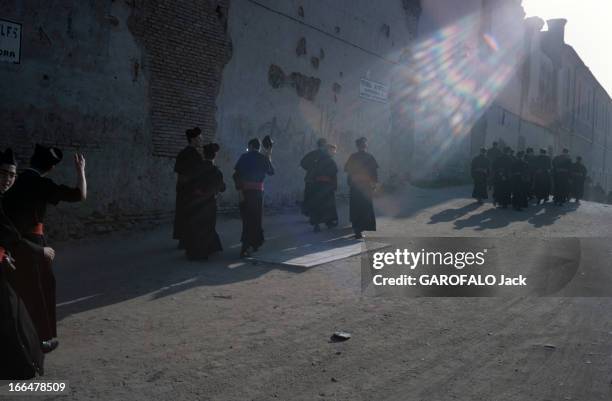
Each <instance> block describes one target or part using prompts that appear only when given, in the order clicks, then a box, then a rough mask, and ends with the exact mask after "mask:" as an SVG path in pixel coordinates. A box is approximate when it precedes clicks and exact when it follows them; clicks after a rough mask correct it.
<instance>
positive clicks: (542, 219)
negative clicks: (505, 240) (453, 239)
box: [429, 203, 577, 231]
mask: <svg viewBox="0 0 612 401" xmlns="http://www.w3.org/2000/svg"><path fill="white" fill-rule="evenodd" d="M468 206H469V205H468ZM466 208H467V206H466V207H463V208H461V209H450V210H446V211H444V212H441V213H439V214H444V213H446V215H448V216H451V215H452V214H453V212H454V211H455V210H462V209H466ZM576 209H577V205H576V204H573V203H572V204H566V205H564V206H556V205H554V204H552V203H545V204H544V205H530V206H529V208H527V209H524V210H522V211H516V210H513V209H512V208H511V207H509V208H508V209H501V208H497V209H496V208H488V209H486V210H483V211H482V212H480V213H477V214H473V215H471V216H469V217H467V218H464V219H458V220H456V221H455V222H454V228H455V230H462V229H465V228H472V229H474V230H476V231H483V230H495V229H499V228H502V227H506V226H508V225H510V224H511V223H513V222H518V221H525V222H527V223H529V224H532V225H533V226H534V227H535V228H540V227H544V226H550V225H552V224H554V223H555V222H556V221H557V220H558V219H559V218H561V217H562V216H563V215H565V214H567V213H569V212H572V211H575V210H576ZM472 210H475V208H474V209H472ZM468 212H469V211H468ZM468 212H465V213H464V214H467V213H468ZM434 217H435V216H432V220H431V221H430V222H429V224H435V223H439V222H442V221H448V220H438V221H435V220H434Z"/></svg>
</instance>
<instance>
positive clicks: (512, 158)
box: [471, 142, 587, 210]
mask: <svg viewBox="0 0 612 401" xmlns="http://www.w3.org/2000/svg"><path fill="white" fill-rule="evenodd" d="M471 174H472V179H473V181H474V190H473V192H472V197H473V198H475V199H476V200H477V202H478V203H482V202H483V200H485V199H488V189H489V188H491V187H492V188H493V204H494V205H496V206H497V205H499V206H500V207H502V208H507V207H508V206H509V205H512V207H513V208H514V209H515V210H522V209H524V208H526V207H528V204H529V200H530V199H535V200H536V204H538V205H539V204H541V203H544V202H547V201H548V200H549V197H550V195H551V193H552V194H553V201H554V203H555V204H556V205H559V206H562V205H563V204H564V203H565V202H568V201H569V200H570V198H572V197H573V198H575V199H576V202H577V203H579V202H580V199H582V197H583V196H584V184H585V181H586V177H587V169H586V167H585V166H584V164H582V158H581V157H580V156H578V157H576V161H575V162H572V159H571V158H570V156H569V151H568V150H567V149H563V152H562V153H561V154H560V155H557V156H555V157H554V158H552V159H551V158H550V156H549V155H548V154H547V152H546V149H540V153H539V154H538V155H535V154H534V151H533V149H532V148H527V149H526V150H525V152H523V151H519V152H517V153H516V155H515V154H514V151H513V150H512V149H510V148H509V147H505V148H504V149H503V150H501V149H499V146H498V144H497V142H494V143H493V145H492V147H491V148H489V149H488V150H487V149H484V148H483V149H481V150H480V154H479V155H478V156H476V157H474V159H473V160H472V165H471Z"/></svg>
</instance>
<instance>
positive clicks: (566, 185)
mask: <svg viewBox="0 0 612 401" xmlns="http://www.w3.org/2000/svg"><path fill="white" fill-rule="evenodd" d="M552 167H553V182H554V195H553V200H554V201H555V204H556V205H559V206H563V204H564V203H565V202H567V201H568V199H569V195H570V190H571V188H570V170H571V168H572V159H571V158H570V157H569V150H567V149H563V153H561V154H560V155H558V156H555V158H554V159H553V161H552Z"/></svg>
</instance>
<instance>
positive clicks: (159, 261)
mask: <svg viewBox="0 0 612 401" xmlns="http://www.w3.org/2000/svg"><path fill="white" fill-rule="evenodd" d="M269 220H270V221H269V224H268V225H267V226H266V229H267V231H266V232H267V233H273V234H268V235H267V242H266V244H264V246H263V247H262V249H261V251H262V252H266V251H269V250H273V249H279V250H281V249H285V248H288V247H291V246H298V245H299V246H307V245H308V244H310V243H312V244H315V243H320V242H324V241H329V240H332V239H334V238H339V237H342V236H346V235H348V234H350V233H351V232H352V230H351V229H350V227H343V228H336V229H333V230H329V231H323V232H321V233H318V234H315V233H313V232H312V228H311V226H310V225H308V224H306V223H305V222H304V218H303V217H302V216H298V215H287V216H280V217H278V216H277V217H275V218H270V219H269ZM219 226H220V232H219V234H220V236H221V238H222V242H223V244H224V247H225V249H224V251H223V252H222V253H218V254H215V255H212V256H211V257H210V259H209V260H207V261H197V262H196V261H189V260H187V259H186V257H185V255H184V252H183V251H181V250H178V249H176V247H175V245H176V244H175V243H174V242H173V241H172V240H170V227H168V226H166V227H163V229H159V230H156V231H151V232H148V233H140V235H135V236H124V237H123V238H105V239H102V240H100V241H91V242H90V243H87V244H85V245H81V246H75V245H73V246H70V249H69V250H68V249H66V250H65V251H63V252H58V255H59V256H58V259H57V264H56V266H57V270H56V277H57V294H58V299H57V302H58V310H57V314H58V319H60V320H61V319H64V318H66V317H67V316H70V315H71V314H75V313H80V312H84V311H87V310H92V309H96V308H100V307H104V306H107V305H112V304H116V303H120V302H123V301H126V300H130V299H134V298H137V297H141V296H149V297H150V299H151V300H155V299H160V298H164V297H167V296H172V295H175V294H177V293H180V292H182V291H186V290H189V289H192V288H195V287H201V286H223V285H226V284H231V283H237V282H243V281H249V280H254V279H257V278H258V277H260V276H263V275H265V274H268V273H269V272H271V271H273V270H279V271H285V272H289V273H293V274H299V273H303V272H305V271H307V270H308V268H305V267H291V266H285V265H281V264H270V263H265V264H264V263H260V262H255V261H249V260H245V259H240V258H239V257H238V254H239V250H240V244H238V243H232V241H231V240H233V241H235V240H236V239H237V238H240V227H241V224H240V221H239V220H237V219H227V220H225V221H222V222H221V223H220V224H219Z"/></svg>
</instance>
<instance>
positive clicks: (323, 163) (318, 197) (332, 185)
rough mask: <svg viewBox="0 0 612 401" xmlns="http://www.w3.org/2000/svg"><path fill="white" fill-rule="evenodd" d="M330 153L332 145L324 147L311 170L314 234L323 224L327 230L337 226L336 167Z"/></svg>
mask: <svg viewBox="0 0 612 401" xmlns="http://www.w3.org/2000/svg"><path fill="white" fill-rule="evenodd" d="M332 152H333V145H326V146H325V149H324V150H323V151H322V152H321V154H320V155H319V158H318V159H317V161H316V162H315V163H314V165H313V168H312V184H311V185H312V186H311V194H310V197H311V206H310V224H312V226H313V228H314V231H315V232H319V231H321V227H320V224H321V223H325V224H326V225H327V227H328V228H331V227H335V226H337V225H338V211H337V210H336V189H337V188H338V166H337V165H336V162H335V160H334V159H333V156H332Z"/></svg>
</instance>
